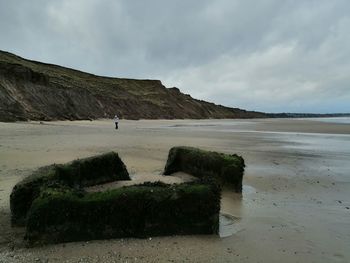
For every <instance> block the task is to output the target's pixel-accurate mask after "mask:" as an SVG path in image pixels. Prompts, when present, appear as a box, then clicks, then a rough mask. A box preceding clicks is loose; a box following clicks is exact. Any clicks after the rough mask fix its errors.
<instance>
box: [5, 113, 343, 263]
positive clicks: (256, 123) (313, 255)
mask: <svg viewBox="0 0 350 263" xmlns="http://www.w3.org/2000/svg"><path fill="white" fill-rule="evenodd" d="M49 123H50V124H49V125H45V124H46V122H45V123H44V124H39V123H36V124H34V125H32V124H30V123H26V122H25V123H0V138H1V141H0V160H2V161H1V163H0V185H1V186H0V213H1V214H0V215H1V216H0V233H2V234H0V235H1V236H0V262H1V260H4V261H5V262H25V261H26V260H27V261H28V260H29V261H30V260H32V261H34V260H36V259H38V261H39V260H40V261H44V262H45V261H46V260H48V261H49V262H62V261H63V262H79V260H81V259H83V260H85V261H86V262H97V261H99V260H100V261H113V260H116V261H117V260H123V261H126V260H127V261H131V262H137V261H143V262H164V261H167V260H170V261H171V260H172V261H174V262H218V261H219V262H232V261H237V262H280V261H284V262H298V261H300V262H310V261H316V262H333V261H338V262H347V261H350V253H349V252H348V249H347V247H348V244H350V223H348V222H347V221H348V220H346V219H347V218H348V216H349V213H350V210H349V209H347V207H349V206H350V198H349V197H348V192H349V190H350V178H349V176H348V172H347V167H348V160H349V158H350V125H338V124H334V123H324V122H315V121H308V120H296V119H294V118H293V119H284V118H283V119H253V120H252V119H249V120H247V119H235V120H140V121H124V120H121V122H120V129H119V130H118V131H115V130H114V129H113V122H112V121H111V120H99V121H60V122H49ZM173 125H178V126H176V127H173ZM240 129H241V130H242V129H245V130H247V131H248V132H242V131H241V130H240ZM263 129H265V130H266V129H267V130H268V132H266V131H262V130H263ZM315 131H317V132H316V133H315ZM334 132H336V133H334ZM342 134H343V135H342ZM178 145H188V146H195V147H199V148H203V149H206V150H213V151H219V152H225V153H237V154H239V155H242V156H243V158H244V159H245V161H246V164H247V167H246V171H245V175H244V180H243V184H244V187H243V194H242V196H235V195H234V194H233V193H232V192H230V191H226V190H225V191H224V192H223V196H222V209H221V212H222V213H224V214H229V215H232V216H234V217H235V218H237V221H235V223H234V230H233V231H234V233H233V235H232V236H228V237H224V238H220V237H218V236H174V237H151V238H148V239H133V238H130V239H114V240H100V241H89V242H75V243H66V244H57V245H50V246H45V247H40V248H30V249H27V248H23V245H22V243H21V240H20V239H21V235H22V234H23V233H21V230H20V229H13V228H11V227H10V225H9V204H8V200H9V194H10V191H11V189H12V187H13V185H14V184H15V183H16V182H18V181H19V180H20V179H21V178H23V177H24V176H26V175H28V174H29V173H30V172H31V171H32V170H33V169H35V168H37V167H39V166H43V165H47V164H51V163H64V162H68V161H71V160H73V159H75V158H82V157H87V156H90V155H93V154H97V153H101V152H104V151H107V150H114V151H116V152H118V153H119V154H120V156H121V158H122V160H123V161H124V162H125V164H126V166H127V167H128V170H129V173H130V174H131V175H132V176H136V177H137V175H143V176H144V177H145V178H146V179H147V178H149V177H148V176H149V175H152V176H155V177H156V176H158V175H159V174H160V173H161V172H162V170H163V168H164V165H165V161H166V158H167V153H168V150H169V149H170V147H172V146H178ZM252 251H254V253H252ZM135 258H136V259H135ZM40 261H39V262H40Z"/></svg>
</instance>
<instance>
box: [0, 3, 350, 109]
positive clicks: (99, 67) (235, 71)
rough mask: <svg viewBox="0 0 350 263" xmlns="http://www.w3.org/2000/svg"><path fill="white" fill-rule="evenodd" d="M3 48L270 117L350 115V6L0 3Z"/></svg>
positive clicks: (296, 4)
mask: <svg viewBox="0 0 350 263" xmlns="http://www.w3.org/2000/svg"><path fill="white" fill-rule="evenodd" d="M0 49H1V50H5V51H9V52H12V53H15V54H17V55H20V56H22V57H25V58H29V59H34V60H39V61H43V62H48V63H54V64H59V65H63V66H67V67H72V68H76V69H80V70H83V71H87V72H90V73H94V74H98V75H106V76H115V77H128V78H149V79H160V80H161V81H162V82H163V84H164V85H165V86H167V87H174V86H176V87H178V88H179V89H180V90H181V91H182V92H184V93H188V94H190V95H191V96H192V97H194V98H198V99H203V100H207V101H211V102H215V103H217V104H223V105H226V106H232V107H240V108H244V109H249V110H258V111H265V112H322V113H325V112H350V1H349V0H314V1H313V0H300V1H296V0H290V1H289V0H254V1H253V0H216V1H214V0H208V1H206V0H200V1H199V0H147V1H142V0H124V1H122V0H119V1H118V0H74V1H73V0H62V1H59V0H55V1H54V0H51V1H50V0H31V1H28V0H23V1H18V0H11V1H10V0H0Z"/></svg>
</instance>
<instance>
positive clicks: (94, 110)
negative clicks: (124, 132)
mask: <svg viewBox="0 0 350 263" xmlns="http://www.w3.org/2000/svg"><path fill="white" fill-rule="evenodd" d="M116 113H117V114H118V115H119V116H120V117H121V118H126V119H140V118H144V119H174V118H179V119H182V118H195V119H204V118H257V117H267V114H264V113H259V112H251V111H245V110H241V109H236V108H235V109H233V108H228V107H224V106H220V105H215V104H213V103H209V102H205V101H200V100H196V99H193V98H191V96H189V95H186V94H183V93H181V92H180V90H179V89H177V88H169V89H168V88H165V87H164V86H163V85H162V83H161V82H160V81H159V80H135V79H121V78H109V77H100V76H96V75H92V74H88V73H84V72H81V71H77V70H73V69H68V68H64V67H60V66H56V65H50V64H45V63H40V62H35V61H29V60H26V59H23V58H20V57H18V56H15V55H13V54H10V53H7V52H2V51H0V121H17V120H65V119H69V120H78V119H97V118H111V117H112V116H114V115H115V114H116Z"/></svg>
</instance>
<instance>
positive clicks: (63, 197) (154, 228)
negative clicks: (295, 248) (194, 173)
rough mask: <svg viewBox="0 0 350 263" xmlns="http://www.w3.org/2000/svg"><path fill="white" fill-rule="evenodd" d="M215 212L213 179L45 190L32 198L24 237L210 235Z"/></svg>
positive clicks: (51, 240)
mask: <svg viewBox="0 0 350 263" xmlns="http://www.w3.org/2000/svg"><path fill="white" fill-rule="evenodd" d="M219 211H220V189H219V188H218V187H217V185H216V184H212V183H203V182H192V183H183V184H178V185H166V184H163V183H145V184H143V185H136V186H128V187H123V188H119V189H114V190H111V191H106V192H98V193H82V192H77V191H75V190H73V189H71V190H67V189H47V190H46V191H43V192H42V193H41V195H40V197H38V198H37V199H36V200H35V201H34V202H33V205H32V207H31V209H30V212H29V214H28V219H27V233H26V238H27V239H28V240H29V241H30V243H57V242H67V241H78V240H91V239H107V238H117V237H147V236H158V235H173V234H213V233H217V231H218V226H219Z"/></svg>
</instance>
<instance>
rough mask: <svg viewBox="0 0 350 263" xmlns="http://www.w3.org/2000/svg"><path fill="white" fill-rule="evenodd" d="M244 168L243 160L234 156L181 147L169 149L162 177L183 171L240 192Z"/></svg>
mask: <svg viewBox="0 0 350 263" xmlns="http://www.w3.org/2000/svg"><path fill="white" fill-rule="evenodd" d="M244 167H245V164H244V160H243V158H242V157H241V156H238V155H236V154H232V155H230V154H224V153H217V152H210V151H204V150H201V149H198V148H193V147H183V146H182V147H173V148H171V149H170V151H169V155H168V160H167V163H166V166H165V169H164V175H170V174H172V173H175V172H179V171H183V172H186V173H189V174H191V175H193V176H195V177H198V178H205V177H210V178H213V179H215V180H216V181H217V182H218V183H220V184H221V185H231V186H232V187H233V188H234V190H235V191H236V192H242V180H243V172H244Z"/></svg>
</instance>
